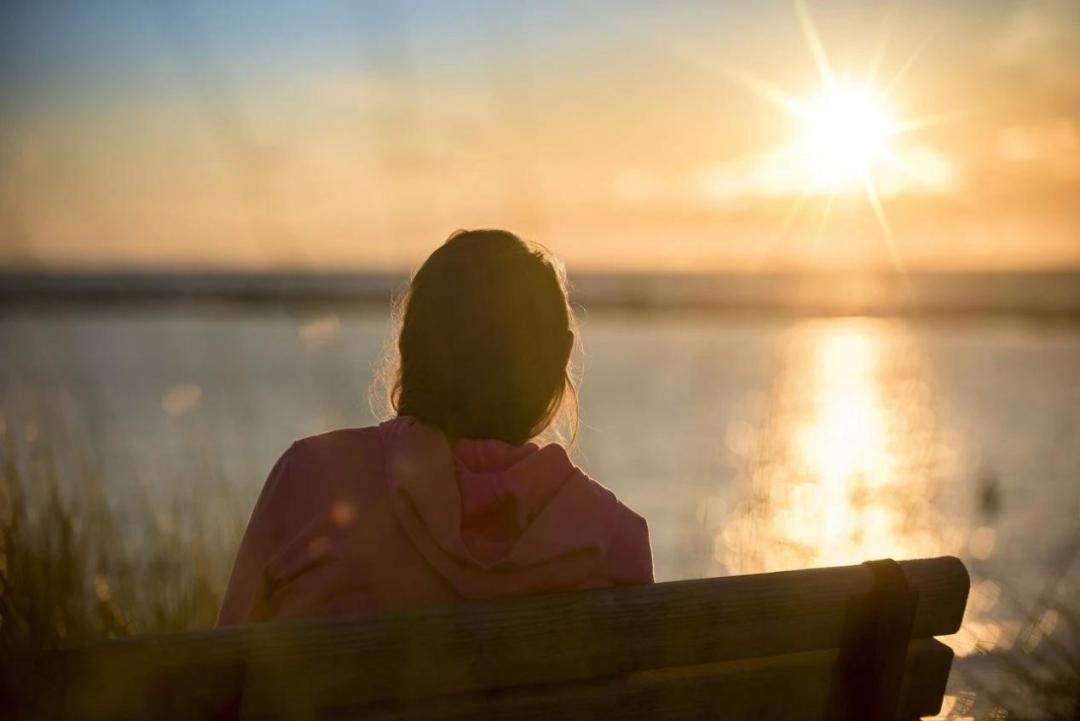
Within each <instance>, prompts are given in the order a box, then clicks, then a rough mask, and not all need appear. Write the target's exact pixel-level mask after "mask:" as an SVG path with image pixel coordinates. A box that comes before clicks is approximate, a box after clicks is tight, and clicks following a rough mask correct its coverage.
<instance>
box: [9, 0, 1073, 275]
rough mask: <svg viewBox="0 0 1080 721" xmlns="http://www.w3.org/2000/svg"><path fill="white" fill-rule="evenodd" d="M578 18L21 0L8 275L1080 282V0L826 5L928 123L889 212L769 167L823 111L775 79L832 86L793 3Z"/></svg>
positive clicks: (817, 90)
mask: <svg viewBox="0 0 1080 721" xmlns="http://www.w3.org/2000/svg"><path fill="white" fill-rule="evenodd" d="M583 5H584V4H580V3H538V4H531V5H528V6H520V7H514V8H513V9H508V8H507V7H505V6H503V5H501V4H486V3H481V2H474V3H470V4H445V3H443V4H435V3H430V2H429V3H422V2H409V3H402V4H398V5H388V4H387V5H382V6H381V7H380V8H379V9H370V8H369V9H362V10H350V6H349V5H346V4H340V5H338V4H334V3H312V4H310V5H308V6H306V7H305V8H304V9H302V10H301V9H296V8H295V7H292V6H290V7H286V6H285V5H284V4H283V5H282V6H280V7H279V6H278V5H277V4H276V3H269V4H265V3H264V4H257V5H256V4H254V3H252V4H247V3H235V4H229V5H228V7H227V8H226V9H222V8H221V7H220V6H219V5H218V4H211V3H201V2H195V3H192V4H190V5H185V6H176V7H177V8H180V9H168V10H165V9H159V10H156V11H154V10H147V8H148V7H151V8H152V7H157V6H155V5H153V4H145V3H134V2H133V3H132V4H131V5H130V7H128V6H126V5H124V4H123V3H121V4H119V5H117V11H116V12H115V13H114V14H112V15H110V16H109V17H104V16H103V15H102V14H100V13H98V12H96V11H95V10H94V9H93V8H92V7H85V8H84V7H81V6H79V5H78V3H76V4H74V5H71V6H70V7H69V6H67V5H65V6H64V9H62V10H60V9H56V8H46V9H41V8H39V7H38V6H31V7H29V8H26V9H24V10H23V11H22V13H21V14H14V15H12V16H11V17H10V18H9V22H8V23H6V24H7V27H8V30H7V31H8V32H9V33H10V37H9V38H8V40H12V42H9V43H4V44H5V45H6V46H9V47H8V49H7V50H6V51H5V52H6V53H7V55H6V56H5V58H4V60H5V62H4V66H5V68H6V69H5V70H4V71H3V74H2V79H3V87H4V95H5V97H6V98H8V99H9V100H10V101H11V102H5V110H4V111H3V113H4V118H5V121H6V122H4V123H3V125H2V126H0V204H2V205H0V207H2V208H3V214H2V216H0V217H2V225H0V234H2V236H0V237H2V244H0V263H2V264H4V265H7V266H31V267H39V266H46V267H61V266H64V267H71V266H76V267H82V266H112V267H115V266H153V267H207V266H215V267H216V266H228V267H259V268H266V267H285V268H293V269H304V268H328V267H329V268H341V267H357V268H372V267H375V268H401V267H408V266H410V265H413V264H415V263H416V262H417V261H418V260H420V259H422V258H423V257H424V255H426V253H427V252H429V251H430V250H431V248H433V247H434V246H435V245H436V244H437V243H438V242H439V241H440V240H441V239H442V238H444V237H445V236H446V235H447V234H448V233H449V232H450V231H451V230H453V229H455V228H458V227H478V226H506V227H509V228H511V229H513V230H516V231H518V232H519V233H521V234H523V235H526V236H528V237H531V238H533V239H536V240H539V241H541V242H543V243H545V244H546V245H548V246H549V247H550V248H552V249H553V250H555V251H556V252H557V253H558V254H559V255H561V256H562V257H563V258H564V259H565V260H566V261H567V263H568V265H570V266H571V268H579V269H586V268H588V269H635V270H640V269H686V270H708V269H717V270H773V269H779V268H784V269H787V268H817V267H828V268H832V267H838V266H839V267H890V266H902V267H904V268H908V269H962V270H968V269H986V268H995V269H1010V268H1034V267H1065V266H1075V265H1080V44H1077V43H1075V42H1074V40H1075V38H1076V37H1078V36H1080V35H1078V31H1080V6H1077V5H1076V4H1075V3H1071V2H1066V1H1065V0H1062V1H1060V2H1058V1H1052V0H1038V1H1036V2H1026V3H1021V2H1004V1H999V0H988V1H986V2H981V1H979V2H977V1H976V0H968V1H965V2H943V3H936V2H935V3H932V2H921V1H920V2H909V3H903V4H896V5H895V6H894V7H888V6H885V5H878V4H865V3H859V2H855V0H844V1H839V2H829V3H826V2H820V1H819V2H810V3H809V4H808V5H807V6H806V7H807V10H808V16H809V22H810V23H811V25H810V27H811V29H816V31H817V33H818V35H819V36H820V40H821V47H822V49H823V51H824V54H825V56H826V57H827V62H828V66H829V68H831V70H832V72H833V73H834V74H835V76H836V77H837V78H840V79H842V80H845V81H846V80H853V81H857V82H858V83H861V84H868V85H869V86H870V87H871V88H873V89H874V91H875V92H880V93H881V94H883V95H884V94H885V90H886V88H888V87H891V88H892V90H891V92H890V93H889V94H888V105H889V106H890V107H891V113H892V118H893V120H895V121H897V122H903V121H906V120H912V119H917V118H932V119H934V120H935V122H934V123H933V124H929V125H928V126H927V127H924V128H920V129H919V130H915V131H913V132H910V133H907V134H904V135H903V137H897V138H894V139H891V140H890V145H891V152H893V153H894V154H895V156H896V157H898V158H900V159H901V160H902V161H903V163H904V166H905V169H906V171H911V172H909V173H907V174H903V175H901V174H898V173H897V172H893V171H891V170H890V169H888V168H886V167H884V166H882V167H877V166H876V165H875V166H873V167H870V168H869V171H868V172H870V173H871V174H872V176H873V178H874V180H875V184H876V188H877V189H878V192H879V195H880V201H881V208H882V211H883V217H882V216H879V215H877V214H875V212H874V207H873V204H872V203H871V202H870V201H869V200H868V199H867V197H866V195H865V194H864V193H863V192H862V190H861V188H860V189H855V190H852V189H850V188H843V189H841V190H840V191H838V192H837V193H835V198H834V199H833V201H832V202H831V203H830V202H829V201H828V199H827V194H824V193H820V192H815V193H812V194H810V195H809V196H808V197H807V198H805V199H804V200H803V201H800V196H802V195H803V194H804V193H806V192H807V191H808V190H813V189H814V182H813V178H812V177H811V176H812V175H813V173H814V171H813V169H810V170H808V169H807V167H806V163H805V162H803V161H796V160H792V159H791V158H790V157H789V156H784V155H779V156H778V155H776V154H775V152H774V151H776V150H777V149H781V148H785V147H789V146H791V145H792V143H795V142H798V139H799V137H800V134H805V133H806V128H805V126H806V122H805V120H800V119H799V118H798V117H793V116H792V114H791V113H789V112H786V111H785V110H784V109H783V108H782V107H780V106H778V105H777V104H776V103H774V102H770V100H769V99H768V98H767V97H764V96H763V94H762V92H761V88H763V87H765V86H769V87H773V88H778V89H780V90H781V91H782V92H783V94H784V95H785V97H790V98H792V99H794V100H796V101H798V102H799V103H804V102H813V98H814V97H815V96H818V95H820V94H821V92H822V79H821V75H820V72H819V68H818V67H817V66H816V65H815V57H814V53H813V52H812V50H813V43H812V42H810V40H812V37H813V34H812V33H810V34H809V35H808V33H807V25H806V22H802V23H800V13H799V6H798V5H795V4H792V3H790V2H757V3H749V2H747V3H741V4H740V3H729V4H725V5H724V7H723V8H717V7H714V4H706V3H665V4H664V6H663V8H660V7H658V6H656V5H655V4H648V3H621V4H614V3H613V4H610V5H608V4H595V5H594V4H589V5H587V6H584V7H583ZM868 5H873V7H868ZM161 7H162V8H164V7H165V6H164V5H163V6H161ZM12 12H14V11H12ZM909 61H911V62H909ZM875 66H876V67H877V72H876V74H875V76H874V78H873V79H872V80H869V79H868V77H869V75H870V74H871V69H872V68H873V67H875ZM824 157H825V158H827V157H828V155H826V156H824ZM813 158H814V163H815V164H817V165H823V164H824V165H828V163H827V162H826V160H825V159H824V158H822V157H820V156H819V155H814V156H813ZM804 160H805V159H804ZM826 206H828V208H829V210H828V213H827V215H826V211H825V209H826Z"/></svg>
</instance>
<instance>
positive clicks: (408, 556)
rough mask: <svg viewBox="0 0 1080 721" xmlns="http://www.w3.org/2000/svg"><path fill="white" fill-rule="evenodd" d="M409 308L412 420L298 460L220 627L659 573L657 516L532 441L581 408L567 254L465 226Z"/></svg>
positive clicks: (243, 566)
mask: <svg viewBox="0 0 1080 721" xmlns="http://www.w3.org/2000/svg"><path fill="white" fill-rule="evenodd" d="M399 311H400V334H399V336H398V341H397V350H398V355H399V357H398V363H397V364H396V368H394V369H393V370H392V372H391V378H390V385H391V388H392V390H391V393H390V399H391V404H392V406H393V408H394V410H395V411H396V412H397V416H396V417H395V418H392V419H390V420H388V421H386V422H384V423H381V424H380V425H378V426H373V427H369V428H354V429H345V430H338V431H333V432H330V433H325V434H323V435H319V436H314V437H311V438H306V439H304V440H301V441H297V442H296V443H294V444H293V445H292V446H291V447H290V448H289V449H288V450H287V451H286V452H285V453H284V455H282V456H281V458H280V459H279V460H278V462H277V464H276V465H275V466H274V468H273V470H271V472H270V476H269V478H267V480H266V485H265V486H264V488H263V491H262V494H261V495H260V497H259V500H258V503H257V504H256V506H255V510H254V511H253V513H252V516H251V520H250V521H249V523H248V528H247V531H246V532H245V534H244V539H243V542H242V543H241V546H240V550H239V553H238V554H237V558H236V563H235V566H234V568H233V572H232V577H231V579H230V581H229V586H228V589H227V591H226V593H225V598H224V601H223V603H222V607H221V612H220V615H219V617H218V623H219V624H220V625H225V624H236V623H248V622H257V621H269V620H272V619H282V618H295V617H300V616H314V615H331V614H356V613H364V612H368V611H375V610H380V609H392V608H403V607H409V606H420V605H427V604H437V603H452V602H454V601H459V600H462V599H480V598H494V597H499V596H509V595H517V594H528V593H536V592H541V591H553V590H569V589H583V588H597V587H604V586H617V585H631V584H642V583H651V582H652V580H653V571H652V553H651V549H650V546H649V535H648V528H647V526H646V523H645V520H644V519H643V518H642V517H641V516H639V515H637V514H636V513H634V512H633V511H631V510H630V509H629V508H627V507H626V506H624V505H623V504H622V503H620V502H619V500H618V499H617V498H616V497H615V496H614V494H612V492H611V491H609V490H608V489H606V488H604V487H603V486H601V485H600V484H598V483H596V482H595V481H593V480H592V479H590V478H589V477H588V476H586V475H585V474H584V473H583V472H582V471H581V470H580V469H578V468H577V467H575V466H574V465H573V464H572V463H571V462H570V459H569V458H568V456H567V453H566V450H565V449H564V448H563V447H562V446H561V445H559V444H556V443H552V444H548V445H544V446H540V445H537V444H536V443H534V442H532V439H534V438H536V437H537V436H538V435H539V434H540V433H542V432H543V431H544V430H545V429H547V428H548V427H549V426H550V425H552V423H553V422H555V420H556V419H557V418H558V417H559V416H560V414H561V413H571V414H573V412H574V409H573V401H574V386H573V382H572V379H571V375H570V371H569V362H570V354H571V349H572V347H573V344H574V332H573V316H572V314H571V312H570V307H569V305H568V303H567V298H566V287H565V275H564V271H563V269H562V267H561V264H560V263H559V262H558V260H557V259H555V258H554V257H552V256H551V255H550V254H549V253H547V252H546V251H545V250H543V249H541V248H539V247H537V246H535V245H532V244H529V243H526V242H524V241H522V240H521V239H519V238H517V237H516V236H514V235H513V234H511V233H508V232H505V231H500V230H478V231H459V232H457V233H455V234H454V235H452V236H451V237H450V239H449V240H447V241H446V243H445V244H443V245H442V246H441V247H440V248H438V249H437V250H436V251H435V252H434V253H432V255H431V257H429V258H428V259H427V261H426V262H425V263H424V264H423V266H421V268H420V270H419V271H417V273H416V274H415V276H414V277H413V278H412V281H411V283H410V286H409V288H408V290H407V291H406V293H405V295H404V297H403V299H402V302H401V304H400V307H399ZM573 422H575V423H576V419H574V421H573Z"/></svg>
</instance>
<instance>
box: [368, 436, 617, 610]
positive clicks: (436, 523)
mask: <svg viewBox="0 0 1080 721" xmlns="http://www.w3.org/2000/svg"><path fill="white" fill-rule="evenodd" d="M379 432H380V436H381V439H382V445H383V452H384V458H385V462H386V478H387V483H388V486H389V492H390V504H391V508H392V510H393V513H394V515H395V516H396V517H397V520H398V522H399V523H400V524H401V526H402V528H403V529H404V530H405V532H406V534H407V535H408V536H409V538H410V540H411V541H412V542H413V544H414V545H415V546H416V548H417V550H418V551H419V552H420V553H421V554H422V555H423V556H424V557H425V558H426V559H427V561H428V562H429V563H430V564H431V565H432V567H433V568H434V569H435V570H436V571H438V573H439V574H440V575H441V576H443V577H444V578H445V579H446V580H447V581H448V582H449V583H450V584H451V585H452V586H453V587H454V588H455V590H457V592H458V593H459V594H461V595H462V596H463V597H464V598H487V597H492V596H502V595H510V594H517V593H532V592H537V591H543V590H548V589H553V588H572V587H575V586H578V585H580V584H582V583H584V582H585V580H586V579H587V578H588V577H589V576H590V573H591V572H592V571H594V570H595V569H596V567H597V566H598V565H599V564H601V563H602V562H603V561H604V559H605V557H606V556H607V554H608V551H609V549H610V547H611V544H612V541H613V539H614V537H615V534H616V531H617V529H618V525H619V516H620V509H621V504H620V503H619V501H618V499H616V497H615V495H614V494H613V493H612V492H611V491H609V490H608V489H606V488H604V487H603V486H601V485H600V484H598V483H596V482H595V481H593V480H591V479H590V478H589V477H588V476H586V475H585V474H584V473H583V472H582V471H581V470H580V469H578V468H577V467H576V466H574V465H573V463H571V462H570V459H569V457H568V456H567V454H566V450H565V449H564V448H563V447H562V446H560V445H557V444H551V445H546V446H543V447H541V446H538V445H536V444H535V443H527V444H525V445H521V446H514V445H511V444H509V443H504V442H503V441H498V440H460V441H455V442H453V443H451V442H449V441H448V440H447V438H446V437H445V436H444V435H443V434H442V433H441V432H440V431H438V430H437V429H434V428H431V427H428V426H425V425H423V424H421V423H419V422H418V421H416V420H414V419H412V418H408V417H398V418H394V419H392V420H389V421H387V422H385V423H383V424H381V425H380V426H379Z"/></svg>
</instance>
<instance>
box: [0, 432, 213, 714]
mask: <svg viewBox="0 0 1080 721" xmlns="http://www.w3.org/2000/svg"><path fill="white" fill-rule="evenodd" d="M0 454H2V455H0V469H2V470H0V699H12V698H15V696H16V694H15V693H13V691H14V690H16V689H21V690H23V691H24V692H23V693H20V694H18V695H19V696H21V697H23V698H26V697H27V694H26V693H25V689H26V688H27V687H28V686H32V685H33V684H34V683H36V682H38V681H39V680H40V679H37V678H35V677H34V676H35V674H36V673H37V671H38V668H39V667H38V666H36V665H35V663H34V661H35V659H37V658H39V657H40V656H41V655H42V652H45V651H47V650H49V649H53V648H57V647H60V646H64V645H70V644H79V643H84V642H88V641H92V640H97V639H106V638H123V637H128V636H133V635H136V634H141V633H156V632H163V631H174V630H183V629H189V628H193V627H199V626H209V625H212V624H213V622H214V619H215V615H216V613H217V608H218V605H219V602H220V598H221V593H222V590H223V588H222V587H223V579H222V578H220V577H217V576H215V575H214V574H212V573H209V572H208V571H207V569H208V568H211V567H213V566H214V565H220V564H211V563H208V561H209V560H210V559H209V558H208V557H207V552H206V549H205V548H202V547H201V546H200V545H198V544H193V543H184V542H181V539H178V538H177V537H176V536H175V534H174V533H171V532H169V531H168V530H167V529H166V528H164V527H162V526H161V525H160V524H159V525H156V526H153V527H152V528H151V529H150V532H149V533H147V534H146V537H145V538H143V539H142V542H141V543H139V544H138V547H137V548H136V549H128V548H126V547H125V545H124V544H123V543H122V541H121V537H120V534H119V533H118V527H117V524H116V521H115V519H114V518H113V515H112V513H111V512H110V510H109V508H108V506H107V504H106V503H105V502H104V494H102V493H100V487H99V488H97V489H95V490H96V491H98V492H95V493H86V494H82V496H81V497H82V498H84V499H85V498H97V499H99V501H98V502H90V501H81V502H80V501H77V500H73V499H65V498H64V497H63V495H62V494H61V492H60V484H59V483H58V479H57V474H56V466H55V464H54V463H53V457H52V453H51V451H50V450H49V448H48V447H47V446H46V445H44V444H42V443H40V442H38V443H35V444H34V445H33V446H32V447H31V449H30V452H29V455H30V457H29V458H25V459H23V460H24V461H26V462H24V463H20V462H19V461H20V459H19V458H17V444H16V443H15V439H14V438H13V437H12V435H11V434H10V433H8V432H7V430H6V429H5V428H3V427H2V426H0ZM91 483H97V481H91ZM98 485H100V484H98ZM5 712H13V709H10V708H5V703H4V701H2V700H0V716H4V717H6V716H7V713H5Z"/></svg>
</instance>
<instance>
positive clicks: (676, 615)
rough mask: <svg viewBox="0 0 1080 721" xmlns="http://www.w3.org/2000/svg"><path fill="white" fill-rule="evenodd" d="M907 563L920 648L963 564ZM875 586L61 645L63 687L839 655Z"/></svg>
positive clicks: (309, 692)
mask: <svg viewBox="0 0 1080 721" xmlns="http://www.w3.org/2000/svg"><path fill="white" fill-rule="evenodd" d="M901 567H902V568H903V569H904V573H905V575H906V576H907V578H908V581H909V583H910V584H911V585H912V586H913V587H914V588H915V589H916V590H917V591H918V593H919V606H918V610H917V613H916V618H915V624H914V631H913V634H912V635H913V637H914V638H928V637H930V636H933V635H940V634H948V633H952V632H954V631H956V630H957V629H958V628H959V625H960V621H961V618H962V616H963V610H964V606H965V603H966V598H967V592H968V585H969V581H968V576H967V572H966V570H965V569H964V566H963V564H962V563H961V562H960V561H959V560H958V559H955V558H949V557H946V558H936V559H924V560H916V561H903V562H901ZM870 587H871V577H870V572H869V571H868V570H867V569H866V568H865V567H863V566H844V567H836V568H824V569H809V570H802V571H788V572H782V573H771V574H757V575H748V576H733V577H727V578H715V579H705V580H695V581H679V582H674V583H662V584H656V585H652V586H641V587H635V588H620V589H605V590H598V591H585V592H572V593H558V594H550V595H544V596H533V597H523V598H515V599H509V600H504V601H496V602H482V603H467V604H460V605H456V606H450V607H440V608H431V609H422V610H415V611H406V612H395V613H384V614H374V615H371V616H366V617H360V618H339V619H319V620H307V621H301V622H291V623H281V624H265V625H251V626H244V627H233V628H227V629H213V630H206V631H198V632H190V633H184V634H171V635H164V636H157V637H145V638H139V639H134V640H126V641H115V642H104V643H99V644H95V645H92V646H88V647H83V648H73V649H66V650H64V651H63V652H62V654H61V657H62V658H61V661H60V666H59V668H60V671H59V674H58V677H57V684H58V686H59V687H60V689H61V690H62V692H63V697H62V698H63V704H64V707H65V710H66V712H67V714H68V715H73V714H74V715H78V716H80V717H84V718H95V717H100V718H105V717H108V718H121V717H129V718H134V717H139V716H140V715H145V713H146V711H147V710H148V708H147V706H146V705H145V704H146V702H149V703H151V704H152V703H154V698H155V696H156V697H157V698H158V699H160V698H161V697H162V695H163V691H162V689H163V688H165V689H168V688H171V686H169V685H168V684H167V683H166V684H165V685H164V686H163V681H162V679H168V678H174V679H175V678H182V679H183V680H184V681H183V685H182V687H187V688H189V689H191V691H192V693H193V694H196V695H198V694H199V689H204V690H205V694H204V696H205V698H204V701H205V704H206V705H209V706H213V705H214V704H220V703H225V702H227V701H229V698H230V694H231V695H233V696H238V695H239V694H241V689H242V696H241V697H239V698H237V699H234V700H237V701H238V702H239V703H242V708H243V711H244V713H245V714H246V715H260V714H268V713H278V712H281V711H283V710H287V709H290V708H292V709H312V708H319V707H321V706H326V705H334V706H337V705H351V706H355V705H363V704H368V703H372V702H376V701H379V702H383V703H386V702H391V701H394V700H397V699H410V698H419V697H426V696H443V695H448V694H461V693H465V692H475V691H484V690H488V689H508V688H513V687H517V686H526V685H534V684H551V683H556V682H564V683H565V682H574V681H581V680H591V679H597V678H604V677H612V676H619V675H624V674H628V673H631V672H634V671H642V670H650V669H664V668H671V667H680V666H692V665H699V664H705V663H715V662H721V661H733V660H737V659H747V658H757V657H766V656H778V655H785V654H786V655H790V654H798V653H803V652H810V651H820V650H829V649H835V648H837V646H838V644H840V643H841V642H842V638H843V635H844V631H845V628H848V627H850V625H851V622H852V619H853V618H857V617H858V616H860V615H865V614H866V613H868V612H869V607H868V604H867V598H868V596H869V591H870ZM229 679H233V680H232V681H229Z"/></svg>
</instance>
